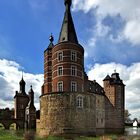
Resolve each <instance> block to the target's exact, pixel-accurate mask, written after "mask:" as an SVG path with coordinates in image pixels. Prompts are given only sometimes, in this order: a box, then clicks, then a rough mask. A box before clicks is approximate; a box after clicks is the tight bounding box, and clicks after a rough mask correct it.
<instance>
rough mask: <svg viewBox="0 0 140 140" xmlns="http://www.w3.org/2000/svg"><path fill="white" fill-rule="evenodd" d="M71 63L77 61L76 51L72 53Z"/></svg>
mask: <svg viewBox="0 0 140 140" xmlns="http://www.w3.org/2000/svg"><path fill="white" fill-rule="evenodd" d="M71 61H77V53H76V51H71Z"/></svg>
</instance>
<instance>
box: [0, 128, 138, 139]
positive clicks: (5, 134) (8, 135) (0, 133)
mask: <svg viewBox="0 0 140 140" xmlns="http://www.w3.org/2000/svg"><path fill="white" fill-rule="evenodd" d="M25 137H26V139H25ZM29 137H32V139H27V138H29ZM33 138H34V139H33ZM0 140H65V139H64V138H62V137H51V136H50V137H48V138H39V137H36V138H35V137H34V135H32V134H29V133H26V134H23V131H14V130H0ZM69 140H70V139H69ZM73 140H140V137H130V136H128V137H126V136H117V135H108V136H102V137H80V138H74V139H73Z"/></svg>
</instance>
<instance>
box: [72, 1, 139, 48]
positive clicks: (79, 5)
mask: <svg viewBox="0 0 140 140" xmlns="http://www.w3.org/2000/svg"><path fill="white" fill-rule="evenodd" d="M139 5H140V1H139V0H115V1H112V0H74V1H73V10H75V11H78V10H82V11H84V12H85V13H88V12H89V11H92V10H93V9H94V10H93V12H94V14H93V15H96V18H97V24H98V23H102V20H103V19H104V18H106V17H107V16H111V17H115V16H117V15H119V16H120V17H121V18H122V20H124V21H125V22H124V24H125V25H124V28H122V31H121V32H120V33H121V34H122V35H123V36H122V37H123V38H124V39H126V40H128V41H130V42H131V43H132V44H134V45H137V44H140V38H139V36H140V24H139V23H140V8H139ZM95 9H96V10H95ZM116 22H118V21H116ZM100 25H102V26H103V27H104V25H103V24H100ZM106 26H107V25H106ZM102 31H104V30H102ZM118 36H120V34H118Z"/></svg>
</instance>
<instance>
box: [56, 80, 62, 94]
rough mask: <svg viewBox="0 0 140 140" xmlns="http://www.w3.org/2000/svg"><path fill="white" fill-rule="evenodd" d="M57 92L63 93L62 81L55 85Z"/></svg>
mask: <svg viewBox="0 0 140 140" xmlns="http://www.w3.org/2000/svg"><path fill="white" fill-rule="evenodd" d="M57 91H58V92H62V91H63V81H60V82H58V83H57Z"/></svg>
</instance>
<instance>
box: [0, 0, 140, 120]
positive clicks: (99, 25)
mask: <svg viewBox="0 0 140 140" xmlns="http://www.w3.org/2000/svg"><path fill="white" fill-rule="evenodd" d="M63 3H64V2H63V0H59V1H58V0H51V1H50V0H26V1H25V0H12V1H11V0H4V1H2V0H0V108H4V107H11V108H12V107H14V106H13V96H14V94H15V91H16V90H19V85H18V84H19V81H20V79H21V75H22V71H23V74H24V79H25V81H26V85H27V86H26V91H27V92H28V90H29V87H30V85H31V84H32V85H33V88H34V91H35V95H36V96H35V97H36V98H35V103H36V107H37V108H39V98H38V97H39V95H40V94H41V93H40V92H41V85H42V84H43V51H44V50H45V49H46V48H47V47H48V44H49V39H48V38H49V36H50V34H51V33H52V34H53V36H54V39H55V41H54V44H56V43H57V41H58V36H59V32H60V28H61V24H62V20H63V15H64V8H65V7H64V4H63ZM139 5H140V0H115V1H112V0H73V5H72V14H73V18H74V23H75V28H76V32H77V36H78V40H79V43H80V44H81V45H82V46H83V47H84V49H85V70H86V72H87V73H88V75H89V79H90V80H94V79H96V81H97V82H99V83H100V84H101V85H102V79H103V78H104V77H105V76H106V75H107V74H111V73H113V72H114V70H115V69H116V70H117V72H119V73H120V76H121V78H122V79H123V80H124V84H125V85H126V93H125V97H126V109H128V110H129V111H130V113H131V114H132V118H133V117H140V24H139V23H140V8H139Z"/></svg>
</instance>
